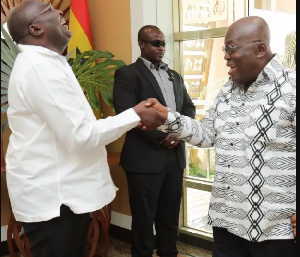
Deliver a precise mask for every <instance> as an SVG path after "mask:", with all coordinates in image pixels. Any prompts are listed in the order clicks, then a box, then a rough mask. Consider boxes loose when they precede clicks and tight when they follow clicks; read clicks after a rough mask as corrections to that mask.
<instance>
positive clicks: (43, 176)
mask: <svg viewBox="0 0 300 257" xmlns="http://www.w3.org/2000/svg"><path fill="white" fill-rule="evenodd" d="M19 49H20V50H21V53H19V54H18V56H17V58H16V60H15V63H14V67H13V70H12V73H11V76H10V81H9V88H8V103H9V108H8V111H7V116H8V121H9V127H10V129H11V131H12V134H11V135H10V138H9V145H8V149H7V154H6V172H7V186H8V192H9V198H10V202H11V206H12V211H13V213H14V215H15V218H16V220H18V221H24V222H38V221H46V220H49V219H51V218H54V217H57V216H59V215H60V206H61V204H65V205H67V206H69V207H70V209H71V210H72V211H73V212H74V213H88V212H91V211H94V210H97V209H101V208H102V207H103V206H104V205H106V204H108V203H110V202H111V201H112V200H113V199H114V197H115V195H116V190H117V188H116V187H115V185H114V183H113V181H112V178H111V176H110V171H109V167H108V163H107V152H106V148H105V145H107V144H109V143H111V142H112V141H114V140H116V139H117V138H119V137H120V136H121V135H122V134H123V133H125V132H126V131H128V130H130V129H132V128H134V127H136V126H137V125H138V123H139V121H140V118H139V116H138V115H137V114H136V113H135V111H134V110H133V109H129V110H127V111H125V112H123V113H121V114H120V115H117V116H113V117H108V118H106V119H99V120H96V118H95V115H94V113H93V111H92V109H91V107H90V105H89V103H88V101H87V100H86V98H85V96H84V93H83V91H82V89H81V87H80V85H79V83H78V81H77V79H76V77H75V75H74V73H73V71H72V69H71V67H70V65H69V64H68V63H67V61H66V59H65V57H64V56H61V55H59V54H57V53H55V52H53V51H51V50H49V49H46V48H44V47H40V46H28V45H19Z"/></svg>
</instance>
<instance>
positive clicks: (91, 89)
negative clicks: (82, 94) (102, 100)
mask: <svg viewBox="0 0 300 257" xmlns="http://www.w3.org/2000/svg"><path fill="white" fill-rule="evenodd" d="M86 93H87V99H88V101H89V103H90V105H91V107H92V108H93V109H95V110H96V111H99V99H98V97H97V95H96V91H95V86H94V85H93V84H92V83H86Z"/></svg>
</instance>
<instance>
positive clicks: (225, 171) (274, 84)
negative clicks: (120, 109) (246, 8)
mask: <svg viewBox="0 0 300 257" xmlns="http://www.w3.org/2000/svg"><path fill="white" fill-rule="evenodd" d="M223 50H224V54H225V56H224V58H225V60H226V62H227V66H228V67H229V72H228V74H229V76H230V78H229V80H228V82H227V83H226V84H225V85H224V86H223V87H222V88H221V90H220V92H219V94H218V96H217V98H216V100H215V102H214V104H213V106H212V107H211V108H210V109H209V110H208V112H207V114H206V116H205V117H204V118H203V120H202V121H201V122H198V121H195V120H193V119H190V118H188V117H185V116H181V115H180V114H178V113H176V112H172V111H168V110H167V109H166V108H165V107H162V106H161V105H160V104H159V103H158V102H157V101H156V99H149V100H148V102H149V105H150V104H152V105H153V107H154V108H156V110H157V111H159V112H161V113H162V114H163V115H164V116H165V118H167V121H166V122H165V123H164V125H163V126H162V127H160V129H161V130H163V131H165V132H168V133H171V134H172V135H173V136H176V137H178V138H180V139H181V140H184V141H187V142H189V143H190V144H193V145H196V146H198V147H210V146H212V145H214V146H215V148H216V159H215V176H214V183H213V188H212V195H211V202H210V208H209V223H210V224H211V225H212V226H213V235H214V242H215V245H214V250H213V257H283V256H284V257H294V256H296V244H295V243H294V240H293V236H294V235H293V226H292V224H291V222H290V218H291V217H292V219H291V220H292V221H294V222H296V215H295V213H296V73H295V71H293V70H290V69H287V68H285V67H283V65H282V63H281V61H280V60H279V58H278V56H277V55H276V54H273V53H272V52H271V49H270V30H269V27H268V25H267V23H266V22H265V20H264V19H262V18H260V17H246V18H242V19H240V20H238V21H236V22H235V23H233V24H232V25H231V26H230V27H229V29H228V31H227V33H226V36H225V46H224V47H223ZM294 233H296V231H295V230H294Z"/></svg>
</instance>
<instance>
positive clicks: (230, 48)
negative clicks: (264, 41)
mask: <svg viewBox="0 0 300 257" xmlns="http://www.w3.org/2000/svg"><path fill="white" fill-rule="evenodd" d="M259 42H261V41H260V40H255V41H252V42H249V43H246V44H243V45H239V46H231V45H227V46H222V50H223V52H224V54H226V53H228V54H229V55H232V54H233V53H234V51H235V50H236V49H238V48H240V47H242V46H246V45H249V44H252V43H259Z"/></svg>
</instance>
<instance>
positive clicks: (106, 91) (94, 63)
mask: <svg viewBox="0 0 300 257" xmlns="http://www.w3.org/2000/svg"><path fill="white" fill-rule="evenodd" d="M77 53H78V54H77V55H76V57H75V58H74V59H71V58H70V59H69V60H68V62H69V64H70V65H71V67H72V70H73V72H74V74H75V76H76V78H77V80H78V82H79V84H80V86H81V88H82V90H83V91H84V93H85V95H86V97H87V99H88V101H89V104H90V105H91V107H92V108H93V109H94V110H96V111H100V112H101V110H100V99H99V98H98V97H97V93H98V94H100V95H101V96H102V98H103V101H104V103H105V104H107V105H109V106H110V107H111V108H112V109H113V110H114V107H113V101H112V90H113V83H114V71H115V70H116V69H118V68H119V67H121V66H124V65H125V62H124V61H122V60H113V59H111V58H113V57H114V55H113V54H112V53H110V52H107V51H106V52H102V51H98V50H90V51H85V52H83V53H81V52H80V51H79V50H78V52H77Z"/></svg>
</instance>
